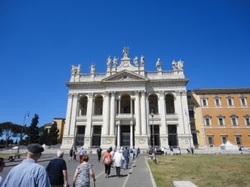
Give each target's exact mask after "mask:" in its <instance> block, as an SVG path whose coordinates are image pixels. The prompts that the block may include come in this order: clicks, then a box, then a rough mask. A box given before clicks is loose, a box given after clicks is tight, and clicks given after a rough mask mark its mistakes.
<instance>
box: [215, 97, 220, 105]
mask: <svg viewBox="0 0 250 187" xmlns="http://www.w3.org/2000/svg"><path fill="white" fill-rule="evenodd" d="M215 105H216V106H220V99H219V98H216V99H215Z"/></svg>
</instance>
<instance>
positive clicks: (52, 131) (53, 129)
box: [48, 122, 59, 145]
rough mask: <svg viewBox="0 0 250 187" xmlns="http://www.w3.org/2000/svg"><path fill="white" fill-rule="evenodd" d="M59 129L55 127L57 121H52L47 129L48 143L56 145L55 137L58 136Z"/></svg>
mask: <svg viewBox="0 0 250 187" xmlns="http://www.w3.org/2000/svg"><path fill="white" fill-rule="evenodd" d="M58 133H59V130H58V128H57V123H56V122H53V123H52V125H51V128H50V131H49V138H48V139H49V142H48V145H56V144H57V143H58V142H57V138H58V136H59V134H58Z"/></svg>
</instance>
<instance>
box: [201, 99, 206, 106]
mask: <svg viewBox="0 0 250 187" xmlns="http://www.w3.org/2000/svg"><path fill="white" fill-rule="evenodd" d="M201 102H202V106H208V101H207V97H202V98H201Z"/></svg>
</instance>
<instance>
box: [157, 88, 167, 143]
mask: <svg viewBox="0 0 250 187" xmlns="http://www.w3.org/2000/svg"><path fill="white" fill-rule="evenodd" d="M159 98H160V99H159V101H158V106H159V109H160V116H161V126H160V138H161V146H162V147H168V132H167V122H166V102H165V94H164V92H163V91H160V92H159Z"/></svg>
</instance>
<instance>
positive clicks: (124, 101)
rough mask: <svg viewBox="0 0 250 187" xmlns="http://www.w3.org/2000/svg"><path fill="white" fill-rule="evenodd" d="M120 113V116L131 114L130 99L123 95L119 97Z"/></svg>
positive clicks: (128, 96)
mask: <svg viewBox="0 0 250 187" xmlns="http://www.w3.org/2000/svg"><path fill="white" fill-rule="evenodd" d="M120 109H121V113H122V114H130V113H131V97H130V95H128V94H124V95H122V96H121V106H120Z"/></svg>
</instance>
